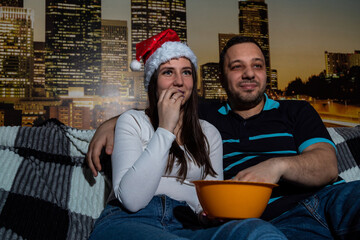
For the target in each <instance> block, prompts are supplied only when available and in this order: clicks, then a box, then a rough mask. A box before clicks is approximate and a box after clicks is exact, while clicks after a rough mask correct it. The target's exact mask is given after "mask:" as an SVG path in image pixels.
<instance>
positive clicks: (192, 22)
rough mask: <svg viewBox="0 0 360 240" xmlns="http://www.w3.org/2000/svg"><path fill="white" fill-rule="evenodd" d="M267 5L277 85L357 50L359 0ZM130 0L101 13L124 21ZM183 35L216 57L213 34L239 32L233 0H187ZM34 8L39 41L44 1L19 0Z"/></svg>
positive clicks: (110, 1) (203, 54)
mask: <svg viewBox="0 0 360 240" xmlns="http://www.w3.org/2000/svg"><path fill="white" fill-rule="evenodd" d="M265 2H266V3H267V5H268V18H269V36H270V53H271V68H272V69H276V70H277V71H278V79H279V89H284V88H285V87H286V86H287V84H288V83H289V82H290V81H292V80H294V79H295V78H296V77H300V78H301V79H302V80H303V81H306V80H307V78H308V77H310V76H312V75H316V74H319V73H320V72H322V71H323V70H325V57H324V52H325V51H328V52H340V53H353V52H354V51H355V50H359V48H360V46H359V45H360V44H359V41H358V39H360V32H359V31H357V29H358V26H359V24H360V15H358V9H360V1H357V0H344V1H341V2H340V1H337V0H317V1H311V0H303V1H286V0H265ZM130 3H131V1H130V0H126V1H125V0H121V1H115V0H102V18H104V19H113V20H125V21H128V28H129V31H130V30H131V29H130V28H131V26H130V25H131V24H130V22H131V21H130V19H131V6H130ZM186 4H187V5H186V12H187V40H188V44H189V46H190V47H191V48H192V49H193V50H194V52H195V54H196V55H197V56H198V59H199V65H202V64H205V63H208V62H217V61H218V34H219V33H230V34H231V33H233V34H237V33H239V20H238V14H239V9H238V0H227V1H217V0H207V1H206V2H205V1H187V2H186ZM24 7H28V8H32V9H34V10H35V29H34V34H35V39H34V40H35V41H44V40H45V34H44V22H45V1H44V0H24Z"/></svg>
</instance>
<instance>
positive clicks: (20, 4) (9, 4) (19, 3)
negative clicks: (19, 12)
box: [0, 0, 24, 8]
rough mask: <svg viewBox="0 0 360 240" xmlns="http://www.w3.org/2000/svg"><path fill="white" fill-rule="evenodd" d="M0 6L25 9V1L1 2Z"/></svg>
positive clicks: (7, 0) (11, 0)
mask: <svg viewBox="0 0 360 240" xmlns="http://www.w3.org/2000/svg"><path fill="white" fill-rule="evenodd" d="M0 6H3V7H20V8H22V7H24V1H23V0H1V1H0Z"/></svg>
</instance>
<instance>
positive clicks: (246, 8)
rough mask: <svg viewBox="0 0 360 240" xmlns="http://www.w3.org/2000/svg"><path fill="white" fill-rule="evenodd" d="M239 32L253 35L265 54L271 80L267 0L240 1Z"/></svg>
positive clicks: (249, 35)
mask: <svg viewBox="0 0 360 240" xmlns="http://www.w3.org/2000/svg"><path fill="white" fill-rule="evenodd" d="M239 33H240V35H243V36H248V37H253V38H255V40H256V41H257V42H258V43H259V44H260V46H261V48H262V49H263V51H264V54H265V61H266V69H267V75H268V81H270V72H271V71H270V69H271V65H270V47H269V23H268V9H267V4H266V3H265V0H240V1H239Z"/></svg>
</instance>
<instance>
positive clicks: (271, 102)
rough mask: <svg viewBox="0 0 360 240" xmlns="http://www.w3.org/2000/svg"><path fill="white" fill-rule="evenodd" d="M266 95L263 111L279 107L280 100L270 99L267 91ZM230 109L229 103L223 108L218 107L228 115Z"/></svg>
mask: <svg viewBox="0 0 360 240" xmlns="http://www.w3.org/2000/svg"><path fill="white" fill-rule="evenodd" d="M264 95H265V104H264V108H263V111H269V110H271V109H277V108H279V106H280V103H279V102H278V101H275V100H273V99H270V98H269V97H268V95H267V94H266V93H264ZM230 111H231V107H230V105H229V103H226V105H225V106H222V107H221V108H219V109H218V112H219V113H220V114H222V115H228V114H229V112H230Z"/></svg>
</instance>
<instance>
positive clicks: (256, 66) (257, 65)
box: [254, 64, 263, 68]
mask: <svg viewBox="0 0 360 240" xmlns="http://www.w3.org/2000/svg"><path fill="white" fill-rule="evenodd" d="M262 67H263V65H262V64H255V65H254V68H262Z"/></svg>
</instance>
